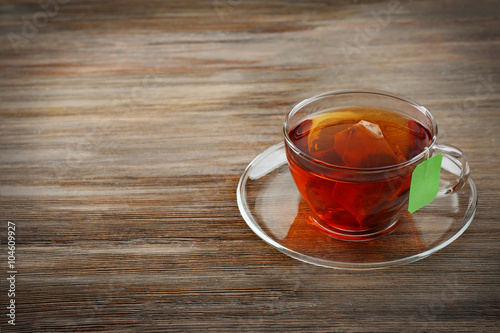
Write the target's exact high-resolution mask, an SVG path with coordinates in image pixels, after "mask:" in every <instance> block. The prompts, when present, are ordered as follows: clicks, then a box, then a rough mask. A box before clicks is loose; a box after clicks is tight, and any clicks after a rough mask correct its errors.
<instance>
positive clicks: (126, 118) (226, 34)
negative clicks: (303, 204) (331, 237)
mask: <svg viewBox="0 0 500 333" xmlns="http://www.w3.org/2000/svg"><path fill="white" fill-rule="evenodd" d="M41 3H42V5H43V6H44V7H43V8H45V9H43V8H42V6H41V5H40V4H39V2H38V1H31V0H28V1H9V2H7V1H0V219H1V225H0V228H1V229H0V232H1V241H2V245H1V249H0V251H1V254H0V255H1V258H2V259H1V260H2V262H1V266H0V267H1V270H0V277H1V281H2V285H1V290H0V295H1V296H0V309H1V310H0V324H1V328H2V332H4V331H5V332H59V331H61V332H63V331H64V332H68V331H95V332H137V331H143V332H165V331H192V332H197V331H202V330H203V331H213V332H223V331H229V332H240V331H241V332H263V331H273V332H325V331H326V332H390V331H391V332H400V331H416V332H418V331H453V332H473V331H474V332H493V331H496V330H498V327H499V324H500V322H499V319H500V278H499V269H500V260H499V254H498V248H499V245H500V226H499V223H498V222H499V219H498V216H499V215H500V209H499V208H498V202H499V198H500V195H499V192H498V188H499V187H500V180H499V177H498V175H499V174H500V156H499V152H500V150H499V149H498V146H497V145H498V144H499V143H500V131H499V128H500V126H499V125H500V112H499V110H498V107H499V101H500V94H499V92H500V84H499V77H500V68H499V62H498V59H499V56H500V48H499V46H500V40H499V33H500V20H499V13H500V6H499V2H498V1H430V0H428V1H403V0H401V1H400V2H396V3H395V2H389V1H361V0H360V1H293V2H292V1H250V0H241V1H229V0H214V1H212V0H207V1H120V2H118V1H106V2H101V1H78V0H71V1H67V0H65V1H62V0H61V1H59V2H58V3H57V4H58V5H57V7H56V6H54V3H55V1H54V0H52V2H51V1H42V2H41ZM49 3H51V4H52V7H47V6H49V5H48V4H49ZM391 8H392V9H391ZM40 13H41V14H40ZM44 13H45V16H44ZM387 13H390V14H387ZM49 14H50V15H49ZM376 17H378V19H377V18H376ZM377 20H378V21H377ZM377 22H378V23H377ZM30 24H31V25H32V26H34V27H35V29H31V30H30V29H29V28H30ZM342 88H376V89H383V90H389V91H392V92H394V93H398V94H401V95H404V96H407V97H409V98H412V99H414V100H417V101H418V102H420V103H421V104H422V105H425V106H426V107H428V109H429V110H430V111H431V112H432V113H433V115H434V116H435V118H436V120H437V122H438V124H439V132H440V134H439V138H440V142H443V143H451V144H453V145H456V146H458V147H460V148H462V149H463V151H464V152H465V153H466V154H467V156H468V157H469V159H470V164H471V170H472V176H473V178H474V180H475V182H476V185H477V187H478V192H479V207H478V211H477V215H476V218H475V220H474V221H473V223H472V225H471V226H470V228H469V229H468V230H467V231H466V232H465V234H464V235H463V236H462V237H460V238H459V239H458V240H457V241H456V242H454V243H453V244H451V245H450V246H449V247H447V248H445V249H443V250H441V251H439V252H438V253H436V254H435V255H432V256H431V257H429V258H426V259H425V260H422V261H419V262H417V263H414V264H411V265H406V266H401V267H396V268H392V269H387V270H380V271H370V272H350V271H337V270H331V269H326V268H321V267H315V266H312V265H308V264H304V263H301V262H299V261H296V260H293V259H291V258H289V257H287V256H285V255H283V254H281V253H279V252H278V251H276V250H275V249H273V248H272V247H270V246H268V245H267V244H265V243H264V242H263V241H261V240H260V239H259V238H258V237H257V236H256V235H255V234H254V233H253V232H252V231H251V230H250V229H249V228H248V227H247V225H246V224H245V222H244V220H243V219H242V217H241V216H240V213H239V211H238V207H237V203H236V194H235V192H236V185H237V183H238V180H239V177H240V175H241V173H242V172H243V170H244V168H245V167H246V165H247V164H248V163H249V162H250V161H251V160H252V159H253V157H255V156H256V155H257V154H259V153H260V152H261V151H263V150H264V149H265V148H267V147H268V146H270V145H272V144H274V143H276V142H278V141H280V140H281V135H282V134H281V125H282V122H283V120H284V117H285V115H286V114H287V112H288V111H289V110H290V108H291V107H292V106H293V105H294V104H296V103H297V102H299V101H301V100H303V99H304V98H307V97H310V96H312V95H315V94H317V93H320V92H323V91H328V90H334V89H342ZM8 221H11V222H14V223H15V224H16V227H17V229H16V242H17V243H16V245H17V251H16V264H17V267H16V268H17V271H18V273H17V275H16V297H15V300H16V326H15V327H14V326H11V325H8V323H7V320H8V319H9V318H8V317H7V310H6V306H7V305H8V302H9V299H8V297H7V291H8V289H9V286H8V284H7V283H6V277H7V270H8V268H7V261H6V258H7V245H6V241H7V235H6V234H7V222H8Z"/></svg>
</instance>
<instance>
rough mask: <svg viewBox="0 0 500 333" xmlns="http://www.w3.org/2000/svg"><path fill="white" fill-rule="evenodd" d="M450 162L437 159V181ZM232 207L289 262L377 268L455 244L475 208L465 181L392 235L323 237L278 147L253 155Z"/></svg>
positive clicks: (452, 168) (450, 172)
mask: <svg viewBox="0 0 500 333" xmlns="http://www.w3.org/2000/svg"><path fill="white" fill-rule="evenodd" d="M456 169H457V168H456V165H455V164H454V161H453V160H451V159H448V158H446V157H445V158H443V163H442V170H441V178H442V182H444V184H446V183H447V182H448V181H449V180H450V179H453V178H454V177H456V174H455V173H456V172H457V171H456ZM237 200H238V207H239V209H240V212H241V215H242V216H243V218H244V219H245V221H246V223H247V224H248V226H249V227H250V228H251V229H252V230H253V231H254V232H255V233H256V234H257V235H258V236H259V237H260V238H262V239H263V240H264V241H265V242H267V243H268V244H270V245H272V246H273V247H275V248H276V249H278V250H279V251H281V252H283V253H285V254H287V255H289V256H290V257H292V258H295V259H298V260H301V261H304V262H307V263H310V264H314V265H318V266H324V267H330V268H338V269H353V270H363V269H377V268H386V267H391V266H396V265H401V264H407V263H411V262H414V261H417V260H420V259H423V258H425V257H427V256H429V255H431V254H433V253H434V252H436V251H438V250H440V249H442V248H444V247H445V246H447V245H449V244H451V243H452V242H453V241H454V240H456V239H457V238H458V237H459V236H460V235H461V234H462V233H463V232H464V231H465V230H466V229H467V227H468V226H469V225H470V223H471V222H472V219H473V218H474V214H475V212H476V207H477V192H476V186H475V184H474V182H473V181H472V178H470V177H469V179H468V181H467V182H466V184H465V186H464V187H463V188H462V189H461V190H460V191H458V192H455V193H452V194H447V195H438V197H436V199H435V200H434V201H433V202H432V203H430V204H429V205H427V206H425V207H423V208H421V209H420V210H418V211H417V212H415V213H413V214H410V213H408V212H407V213H406V214H404V215H403V217H402V218H401V221H400V225H399V226H398V227H397V228H396V230H394V231H393V232H392V233H390V234H388V235H385V236H382V237H380V238H377V239H373V240H369V241H363V242H353V241H343V240H338V239H335V238H332V237H329V236H327V235H325V234H323V233H322V232H320V231H319V230H318V229H317V228H315V227H314V226H312V225H311V224H310V222H309V218H308V206H307V204H306V203H305V201H304V200H303V199H302V197H301V195H300V194H299V192H298V190H297V188H296V187H295V183H294V182H293V179H292V176H291V175H290V172H289V170H288V165H287V161H286V156H285V149H284V145H283V143H279V144H276V145H274V146H272V147H270V148H268V149H267V150H266V151H264V152H263V153H261V154H260V155H258V156H257V157H256V158H255V159H254V160H253V161H252V162H251V163H250V164H249V165H248V167H247V168H246V170H245V172H244V173H243V175H242V176H241V179H240V182H239V184H238V189H237Z"/></svg>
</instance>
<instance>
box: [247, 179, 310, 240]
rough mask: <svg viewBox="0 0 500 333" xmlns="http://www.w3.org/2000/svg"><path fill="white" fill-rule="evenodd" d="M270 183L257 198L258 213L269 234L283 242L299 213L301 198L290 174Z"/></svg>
mask: <svg viewBox="0 0 500 333" xmlns="http://www.w3.org/2000/svg"><path fill="white" fill-rule="evenodd" d="M268 182H269V186H266V187H265V188H264V189H262V191H260V192H259V193H258V195H257V197H256V203H257V204H256V207H258V208H257V212H258V214H259V216H260V218H261V219H262V221H263V223H264V224H265V225H266V226H267V227H268V228H269V232H270V233H272V234H273V235H274V236H275V237H276V238H277V239H280V240H281V239H283V238H285V236H286V235H287V233H288V230H289V229H290V225H291V224H292V222H293V220H294V218H295V216H296V215H297V213H298V209H299V201H300V200H301V196H300V193H299V192H298V190H297V188H296V187H295V184H294V182H293V180H292V177H291V175H290V174H286V173H280V174H278V175H276V176H275V177H272V178H270V179H269V181H268Z"/></svg>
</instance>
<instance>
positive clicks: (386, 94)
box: [283, 89, 438, 173]
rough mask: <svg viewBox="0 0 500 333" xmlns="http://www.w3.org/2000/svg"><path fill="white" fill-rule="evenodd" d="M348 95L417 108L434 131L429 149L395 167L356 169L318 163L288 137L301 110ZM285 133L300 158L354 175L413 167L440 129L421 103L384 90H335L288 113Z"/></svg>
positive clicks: (315, 97) (284, 126) (427, 152)
mask: <svg viewBox="0 0 500 333" xmlns="http://www.w3.org/2000/svg"><path fill="white" fill-rule="evenodd" d="M346 94H366V95H378V96H383V97H387V98H391V99H397V100H400V101H403V102H405V103H408V104H410V105H411V106H413V107H414V108H416V109H417V110H418V111H420V112H421V113H423V114H424V116H425V117H427V118H428V119H429V120H430V121H431V124H432V129H431V130H432V131H433V133H432V134H433V136H432V139H431V140H430V141H429V144H428V145H427V147H425V148H424V150H423V151H422V152H420V153H419V154H418V155H416V156H414V157H413V158H412V159H410V160H408V161H404V162H401V163H398V164H394V165H388V166H383V167H377V168H354V167H346V166H340V165H334V164H329V163H326V162H322V161H318V160H316V159H314V158H312V157H311V156H310V155H309V154H306V153H305V152H303V151H302V150H300V149H299V148H298V147H297V146H296V145H295V144H294V143H293V142H292V140H291V139H290V136H289V135H288V130H287V129H288V128H287V125H288V121H289V119H290V118H291V117H292V116H293V115H294V114H295V113H297V112H298V111H299V110H300V109H302V108H303V107H304V106H306V105H308V104H310V103H312V102H315V101H317V100H320V99H323V98H327V97H332V96H338V95H346ZM283 133H284V136H285V142H286V145H287V146H289V147H290V148H292V149H293V150H294V151H295V152H296V153H297V154H298V155H299V156H301V157H302V158H304V159H306V160H307V161H308V162H310V163H313V164H315V165H317V166H319V167H321V168H326V169H329V170H333V171H339V172H352V173H378V172H388V171H395V170H399V169H402V168H405V167H408V166H411V165H412V164H414V163H416V162H418V161H420V160H421V159H422V158H424V157H425V156H426V155H427V154H429V152H430V151H431V149H432V147H433V146H434V144H435V143H436V139H437V133H438V127H437V123H436V120H435V119H434V117H433V116H432V114H431V113H430V112H429V111H428V110H427V109H426V108H425V107H424V106H422V105H420V104H419V103H417V102H415V101H414V100H411V99H409V98H406V97H402V96H399V95H396V94H393V93H390V92H387V91H383V90H377V89H341V90H333V91H328V92H324V93H321V94H318V95H315V96H313V97H310V98H307V99H305V100H303V101H301V102H299V103H298V104H297V105H295V106H294V107H293V109H292V110H291V111H290V112H289V113H288V115H287V116H286V118H285V122H284V124H283Z"/></svg>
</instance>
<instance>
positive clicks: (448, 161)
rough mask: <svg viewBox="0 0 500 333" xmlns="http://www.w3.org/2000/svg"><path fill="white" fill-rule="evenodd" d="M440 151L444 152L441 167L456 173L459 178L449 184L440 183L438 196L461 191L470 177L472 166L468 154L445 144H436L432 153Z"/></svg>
mask: <svg viewBox="0 0 500 333" xmlns="http://www.w3.org/2000/svg"><path fill="white" fill-rule="evenodd" d="M439 153H441V154H443V162H442V164H441V169H444V170H446V171H448V172H450V173H451V174H454V175H456V176H457V177H458V178H457V179H455V180H454V181H453V182H450V183H448V184H445V185H441V184H440V186H439V191H438V194H437V196H444V195H448V194H451V193H453V192H457V191H460V189H462V188H463V187H464V185H465V183H466V182H467V179H468V178H469V171H470V168H469V161H468V159H467V156H465V154H464V152H463V151H461V150H460V149H458V148H456V147H453V146H449V145H444V144H440V145H435V146H434V149H433V152H432V155H436V154H439Z"/></svg>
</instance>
